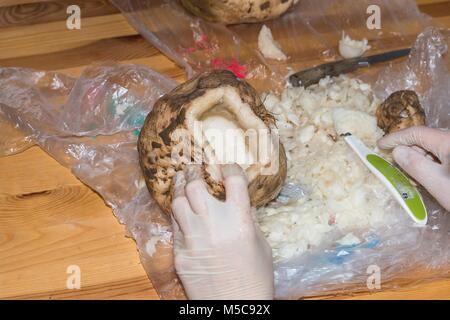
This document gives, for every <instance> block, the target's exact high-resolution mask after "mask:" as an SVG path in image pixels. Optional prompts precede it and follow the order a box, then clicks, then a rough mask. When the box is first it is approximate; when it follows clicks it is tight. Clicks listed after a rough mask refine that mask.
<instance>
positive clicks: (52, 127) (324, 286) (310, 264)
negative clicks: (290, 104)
mask: <svg viewBox="0 0 450 320" xmlns="http://www.w3.org/2000/svg"><path fill="white" fill-rule="evenodd" d="M113 2H114V3H115V4H116V5H118V6H119V7H120V8H121V9H122V10H123V11H124V13H125V14H126V16H127V17H128V19H129V20H130V21H131V22H132V23H133V25H134V26H135V27H136V28H137V29H138V30H139V31H140V32H141V34H143V35H144V36H145V37H146V38H147V39H149V40H150V41H152V43H153V44H155V45H156V46H157V47H158V48H160V49H161V50H162V51H163V52H164V53H165V54H167V55H168V56H169V57H171V58H172V59H174V60H175V61H176V62H177V63H179V64H180V65H181V66H183V67H184V68H186V71H187V73H188V76H192V75H194V74H195V73H198V72H200V71H203V70H207V69H211V68H228V69H230V70H232V71H233V72H235V73H238V76H239V72H240V73H242V74H241V75H242V77H245V78H246V79H248V80H249V81H250V82H251V83H252V84H253V85H254V86H255V87H257V89H258V90H259V91H260V92H262V91H263V90H267V89H271V90H275V91H280V90H282V88H283V87H284V85H285V82H284V80H285V77H286V75H287V74H288V73H289V72H291V71H292V70H297V69H299V68H303V67H309V66H312V65H313V64H315V63H319V62H320V61H322V62H324V61H327V60H330V59H334V58H336V55H337V53H336V49H335V48H336V45H337V41H338V39H339V37H340V32H341V30H342V29H345V30H346V31H347V32H348V33H349V34H350V35H351V36H352V37H354V38H362V37H368V38H370V39H371V43H370V44H371V45H373V47H374V49H373V50H374V51H375V50H378V49H379V50H380V51H384V50H389V49H395V48H398V47H404V46H408V45H410V44H412V43H413V41H414V39H415V36H416V34H417V33H419V32H420V31H423V30H424V29H425V27H426V26H428V25H430V24H431V23H432V22H431V20H430V19H429V18H428V17H426V16H423V15H422V14H421V13H420V12H419V11H418V10H417V7H416V6H415V4H414V2H413V1H412V0H411V1H410V0H397V1H370V4H377V3H378V4H379V5H380V7H381V8H382V16H386V15H387V17H385V18H384V19H385V20H384V21H385V22H384V23H386V26H384V27H383V31H382V32H383V33H382V34H379V31H378V30H377V31H368V30H367V29H365V28H362V27H361V23H362V22H363V21H364V23H365V20H364V17H366V15H365V14H364V12H365V9H366V7H367V4H368V3H369V2H368V1H360V2H358V4H355V2H354V1H346V0H345V1H340V2H339V5H336V4H335V2H334V1H329V0H321V1H312V0H310V1H306V0H303V1H300V5H299V6H297V7H294V8H293V9H292V10H291V11H290V12H289V13H288V14H286V15H285V16H283V17H282V18H280V19H278V20H273V21H269V22H266V24H267V25H268V26H270V28H272V31H273V32H274V35H275V38H276V39H277V40H278V41H279V42H280V43H281V46H282V48H283V50H284V51H285V52H286V53H287V54H288V56H289V57H290V58H289V59H288V61H286V62H284V63H278V62H272V61H266V60H265V59H264V58H263V57H262V56H261V55H260V54H259V53H258V52H257V51H256V50H255V48H256V47H255V40H254V39H256V37H257V32H258V31H259V28H260V26H261V25H260V24H255V25H236V26H231V27H225V26H222V25H217V24H210V23H206V22H204V21H201V20H199V19H197V18H195V17H192V16H190V15H188V14H187V13H185V12H184V11H182V10H180V8H179V7H178V5H177V4H176V3H175V2H173V1H160V0H155V1H151V2H150V1H131V0H130V1H120V0H114V1H113ZM153 5H155V6H156V7H151V8H150V7H146V6H153ZM153 9H155V10H154V11H153ZM363 9H364V11H361V10H363ZM174 15H175V16H176V17H177V19H173V16H174ZM330 16H332V17H333V19H330V18H329V17H330ZM168 17H172V18H171V19H169V20H167V18H168ZM174 21H175V22H174ZM203 34H206V38H205V37H203V36H202V35H203ZM284 34H286V37H285V38H284V37H282V36H283V35H284ZM289 37H294V38H295V37H298V39H299V41H297V42H295V43H292V44H291V41H289V39H290V38H289ZM202 39H203V40H202ZM205 39H206V40H205ZM209 39H212V40H211V41H212V47H210V46H209V44H208V45H207V46H206V49H204V48H203V47H202V46H204V44H202V42H204V41H207V42H208V43H209V42H210V40H209ZM295 39H296V38H295ZM300 40H304V42H303V41H300ZM197 41H200V44H198V43H197ZM448 45H449V32H448V30H442V29H441V30H440V29H437V28H428V29H426V30H425V31H424V32H423V33H422V34H421V35H420V36H419V37H418V39H417V41H416V43H415V45H414V49H413V51H412V54H411V56H410V58H409V59H408V60H407V61H403V62H395V63H391V64H389V65H388V66H387V67H386V66H380V67H377V68H375V67H372V68H370V69H367V70H363V71H361V72H357V73H356V75H357V76H360V77H361V78H362V79H364V80H365V81H368V82H370V83H371V84H373V86H374V89H375V91H376V93H377V95H378V96H379V97H380V98H384V97H386V96H387V95H388V94H390V93H391V92H392V91H394V90H398V89H406V88H408V89H414V90H416V91H418V92H419V93H420V95H421V98H422V102H423V106H424V108H425V111H426V114H427V121H428V124H429V125H430V126H434V127H438V126H439V127H445V128H448V127H449V112H450V107H449V102H448V101H450V99H449V98H450V92H449V91H448V87H449V86H448V85H449V66H450V63H449V55H448V53H447V51H448ZM197 46H198V47H197ZM191 47H192V48H194V51H193V52H192V49H189V48H191ZM208 48H212V49H208ZM186 50H187V53H186V55H185V56H183V54H182V53H183V52H185V51H186ZM374 51H373V52H374ZM180 53H181V54H180ZM317 57H320V60H319V59H317ZM216 58H218V59H219V60H214V59H216ZM214 61H215V62H214ZM244 62H245V63H244ZM242 66H244V67H245V68H244V69H243V68H242ZM175 85H176V83H175V82H174V81H172V80H170V79H168V78H166V77H164V76H162V75H160V74H158V73H156V72H154V71H152V70H150V69H149V68H146V67H143V66H136V65H120V64H98V65H93V66H90V67H88V68H86V69H85V71H84V72H83V74H82V75H81V76H80V77H79V78H73V77H69V76H65V75H62V74H58V73H54V72H40V71H34V70H29V69H21V68H0V130H1V132H2V135H1V137H2V138H1V140H0V154H2V155H8V154H12V153H14V152H20V151H22V150H24V149H25V148H26V147H28V146H30V145H32V144H39V146H40V147H41V148H43V149H44V150H45V151H46V152H47V153H48V154H49V155H50V156H52V157H54V158H55V159H56V160H57V161H58V162H60V163H61V164H62V165H64V166H66V167H68V168H70V169H71V170H72V172H73V173H74V174H75V175H76V176H77V177H78V178H79V179H80V180H82V181H83V182H84V183H86V184H87V185H88V186H90V187H91V188H92V189H93V190H95V191H97V192H98V193H99V194H100V195H101V196H102V197H103V199H104V200H105V202H106V203H107V204H108V205H109V206H111V207H112V209H113V212H114V214H115V216H116V217H117V218H118V220H119V221H120V222H121V223H123V224H125V225H126V229H127V232H128V234H129V235H130V236H132V237H133V238H134V239H135V240H136V243H137V246H138V249H139V253H140V257H141V261H142V264H143V266H144V268H145V270H146V272H147V274H148V275H149V278H150V279H151V280H152V282H153V285H154V286H155V288H156V289H157V291H158V293H159V295H160V296H161V297H162V298H166V299H174V298H185V295H184V291H183V289H182V286H181V285H180V282H179V280H178V278H177V276H176V273H175V270H174V266H173V256H172V247H171V227H170V222H169V221H168V219H167V217H166V216H165V215H164V214H163V213H162V212H161V210H160V209H159V208H158V206H157V204H156V203H155V201H154V200H153V199H151V197H150V195H149V193H148V191H147V189H146V186H145V183H144V180H143V176H142V173H141V170H140V168H139V163H138V154H137V148H136V142H137V136H138V133H139V129H140V127H141V126H142V123H143V119H144V118H145V116H146V114H147V113H148V112H149V111H150V110H151V108H152V105H153V103H154V102H155V101H156V100H157V99H158V98H159V97H160V96H161V95H162V94H164V93H166V92H168V91H170V90H171V89H172V88H174V87H175ZM426 204H427V208H428V211H429V223H428V225H427V226H426V227H424V228H417V227H414V226H413V225H412V222H411V221H410V220H408V219H403V220H402V223H399V224H395V225H393V226H388V227H386V228H384V229H383V230H362V231H360V232H361V236H362V238H363V239H364V240H365V241H364V242H363V243H361V244H359V245H353V246H339V247H319V248H316V249H315V250H313V252H311V253H310V254H304V255H302V256H300V257H298V258H295V259H292V260H289V261H283V262H280V263H278V264H277V265H276V266H275V268H276V271H275V272H276V297H277V298H299V297H304V296H314V295H324V294H337V293H351V292H356V291H367V286H366V280H367V277H368V276H369V275H368V274H367V267H368V266H369V265H376V266H379V268H380V271H381V277H382V288H383V289H388V288H396V287H398V286H404V285H411V284H415V283H418V282H422V281H425V280H429V279H431V278H436V277H445V276H448V273H449V265H450V262H449V241H450V240H449V236H448V235H449V230H450V215H448V214H446V213H445V212H444V210H443V209H442V208H441V207H439V206H438V205H437V204H436V203H435V201H433V200H432V199H431V198H430V197H428V196H426ZM343 252H345V254H342V253H343Z"/></svg>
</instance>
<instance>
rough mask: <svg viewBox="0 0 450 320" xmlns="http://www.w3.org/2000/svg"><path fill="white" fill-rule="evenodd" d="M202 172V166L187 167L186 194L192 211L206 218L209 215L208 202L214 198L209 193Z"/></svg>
mask: <svg viewBox="0 0 450 320" xmlns="http://www.w3.org/2000/svg"><path fill="white" fill-rule="evenodd" d="M201 170H202V169H201V166H200V165H187V166H186V168H185V176H186V187H185V192H186V197H187V200H188V201H189V204H190V206H191V208H192V211H193V212H194V213H196V214H198V215H203V216H205V215H207V214H208V201H209V200H211V198H212V196H211V195H210V194H209V192H208V188H207V187H206V183H205V181H204V180H203V174H202V171H201Z"/></svg>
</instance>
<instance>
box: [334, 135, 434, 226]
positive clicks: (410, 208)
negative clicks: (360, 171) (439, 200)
mask: <svg viewBox="0 0 450 320" xmlns="http://www.w3.org/2000/svg"><path fill="white" fill-rule="evenodd" d="M341 136H343V137H344V140H345V141H346V142H347V144H348V145H349V146H350V147H351V148H352V149H353V151H355V152H356V154H357V155H358V156H359V158H360V159H361V160H362V162H364V164H365V165H366V166H367V167H368V168H369V170H370V171H371V172H372V173H373V174H375V176H377V178H378V179H380V180H381V182H383V184H384V185H385V186H386V187H387V189H388V190H389V191H390V192H391V193H392V195H393V196H394V198H395V200H397V202H398V203H399V204H400V205H401V206H402V208H403V209H404V210H405V211H406V212H407V213H408V214H409V216H410V217H411V218H412V219H413V220H414V222H416V224H418V225H420V226H424V225H426V224H427V219H428V214H427V209H426V208H425V204H424V203H423V200H422V197H421V195H420V193H419V191H418V190H417V188H416V187H415V186H414V185H413V184H412V183H411V181H410V180H409V179H408V177H406V176H405V174H403V173H402V172H401V171H400V170H399V169H397V168H396V167H394V166H393V165H392V164H391V163H389V162H388V161H386V160H385V159H383V158H382V157H380V156H379V155H377V154H375V153H374V152H373V151H372V150H370V149H369V148H367V147H366V146H365V145H364V143H363V142H362V141H361V140H359V139H358V138H356V137H355V136H353V135H352V134H351V133H345V134H342V135H341Z"/></svg>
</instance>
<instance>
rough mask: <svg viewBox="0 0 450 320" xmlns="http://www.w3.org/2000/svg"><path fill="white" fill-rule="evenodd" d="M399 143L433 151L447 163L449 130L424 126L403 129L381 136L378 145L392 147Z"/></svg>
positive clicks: (449, 142)
mask: <svg viewBox="0 0 450 320" xmlns="http://www.w3.org/2000/svg"><path fill="white" fill-rule="evenodd" d="M400 145H406V146H413V145H415V146H419V147H421V148H423V149H425V150H427V151H429V152H431V153H433V154H434V155H435V156H436V157H438V158H439V160H440V161H441V162H442V163H444V164H448V163H449V161H450V159H448V155H449V153H450V132H449V131H444V130H440V129H432V128H428V127H424V126H420V127H411V128H407V129H403V130H400V131H397V132H394V133H391V134H388V135H387V136H385V137H383V138H381V139H380V140H379V141H378V146H379V147H380V148H381V149H393V148H395V147H397V146H400Z"/></svg>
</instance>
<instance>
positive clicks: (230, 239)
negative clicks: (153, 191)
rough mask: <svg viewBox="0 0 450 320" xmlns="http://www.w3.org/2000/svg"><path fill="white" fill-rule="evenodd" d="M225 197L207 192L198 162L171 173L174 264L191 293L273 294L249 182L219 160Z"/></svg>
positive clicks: (195, 295)
mask: <svg viewBox="0 0 450 320" xmlns="http://www.w3.org/2000/svg"><path fill="white" fill-rule="evenodd" d="M222 175H223V177H224V181H225V189H226V201H225V202H222V201H219V200H217V199H216V198H214V197H213V196H212V195H210V194H209V192H208V190H207V186H206V183H205V182H204V181H203V179H202V175H201V172H200V168H199V166H197V165H191V166H187V167H186V170H185V171H184V172H178V173H177V175H176V176H175V181H174V183H175V185H174V187H175V189H174V200H173V202H172V212H173V216H172V223H173V228H174V255H175V268H176V271H177V273H178V276H179V277H180V279H181V282H182V283H183V286H184V289H185V291H186V294H187V296H188V297H189V298H190V299H273V295H274V283H273V260H272V249H271V248H270V246H269V244H268V243H267V241H266V240H265V238H264V236H263V234H262V232H261V230H260V229H259V227H258V225H257V224H256V222H255V221H254V219H253V216H252V212H251V207H250V198H249V194H248V186H247V185H248V182H247V178H246V176H245V173H244V172H243V171H242V169H241V168H240V167H239V166H238V165H224V166H222Z"/></svg>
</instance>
